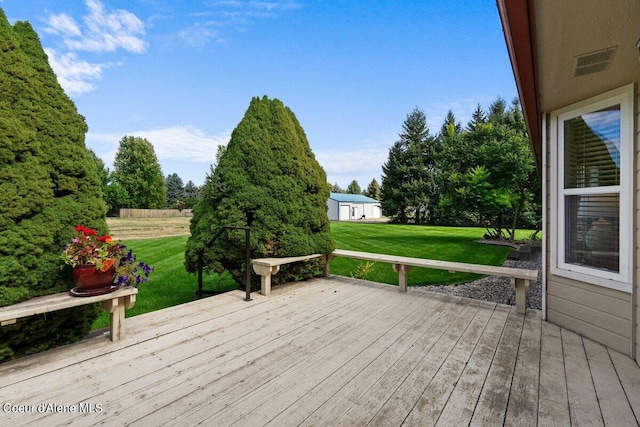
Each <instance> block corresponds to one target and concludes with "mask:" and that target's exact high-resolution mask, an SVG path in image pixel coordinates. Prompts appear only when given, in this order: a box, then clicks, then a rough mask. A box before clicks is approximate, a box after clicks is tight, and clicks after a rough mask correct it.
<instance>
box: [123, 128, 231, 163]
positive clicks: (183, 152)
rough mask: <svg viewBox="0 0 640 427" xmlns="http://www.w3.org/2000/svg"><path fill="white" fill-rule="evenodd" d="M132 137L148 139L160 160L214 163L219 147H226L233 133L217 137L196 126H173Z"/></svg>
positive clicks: (138, 133) (223, 133) (221, 133)
mask: <svg viewBox="0 0 640 427" xmlns="http://www.w3.org/2000/svg"><path fill="white" fill-rule="evenodd" d="M130 135H133V136H140V137H142V138H146V139H147V140H148V141H149V142H150V143H151V144H153V148H154V150H155V152H156V155H157V156H158V159H161V160H162V159H173V160H190V161H194V162H208V163H213V162H214V161H215V159H216V151H217V149H218V145H226V144H227V143H228V142H229V139H230V138H231V131H224V132H220V133H218V134H216V135H206V134H205V133H204V132H203V131H202V130H200V129H198V128H196V127H195V126H180V125H176V126H172V127H168V128H164V129H155V130H143V131H136V132H132V133H131V134H130Z"/></svg>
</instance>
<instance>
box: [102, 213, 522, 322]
mask: <svg viewBox="0 0 640 427" xmlns="http://www.w3.org/2000/svg"><path fill="white" fill-rule="evenodd" d="M331 232H332V236H333V239H334V240H335V242H336V246H337V248H339V249H348V250H355V251H363V252H374V253H381V254H390V255H401V256H409V257H416V258H431V259H440V260H448V261H459V262H468V263H474V264H489V265H500V264H502V263H503V262H504V260H505V259H506V256H507V253H508V252H509V248H508V247H505V246H494V245H485V244H481V243H476V242H475V241H476V240H479V239H481V238H482V236H483V234H484V229H482V228H455V227H427V226H415V225H400V224H384V223H381V224H367V223H358V222H332V223H331ZM529 234H530V232H529V231H522V232H521V235H518V236H517V237H518V238H524V237H525V236H527V235H529ZM186 242H187V236H179V237H162V238H155V239H144V240H131V241H128V242H125V243H126V244H127V246H129V247H130V248H131V249H133V251H134V253H135V254H136V255H137V256H138V259H140V260H143V261H145V262H146V263H148V264H150V265H152V266H153V267H154V271H153V273H152V274H151V276H150V277H149V282H148V283H145V284H143V285H141V286H140V288H139V289H140V290H139V293H138V297H137V299H136V304H135V306H134V307H133V308H132V309H130V310H127V317H130V316H135V315H137V314H142V313H147V312H150V311H154V310H159V309H161V308H166V307H171V306H174V305H178V304H182V303H184V302H188V301H193V300H194V299H196V296H195V292H196V289H197V287H198V285H197V278H196V276H195V275H189V274H187V273H186V272H185V270H184V266H183V263H184V248H185V244H186ZM363 263H364V261H356V260H351V259H348V258H341V257H338V258H336V259H334V260H333V262H332V263H331V272H332V274H336V275H342V276H352V275H353V274H354V273H355V271H356V269H357V268H358V266H359V265H361V264H363ZM477 277H479V276H477V275H473V274H467V273H449V272H447V271H441V270H432V269H425V268H414V269H412V270H411V272H410V273H409V275H408V283H409V285H420V284H453V283H462V282H467V281H470V280H474V279H475V278H477ZM366 279H368V280H372V281H376V282H382V283H390V284H394V285H397V284H398V275H397V273H394V272H393V269H392V268H391V265H390V264H384V263H377V264H375V265H373V268H372V269H371V271H370V272H369V274H367V275H366ZM236 288H237V286H236V284H235V282H234V281H233V280H232V279H231V277H230V276H229V275H227V274H225V275H223V276H217V275H210V276H208V275H205V276H204V289H207V290H209V289H210V290H232V289H236ZM108 325H109V317H108V313H106V312H105V313H103V314H102V316H101V317H100V318H98V319H97V320H96V322H95V323H94V324H93V329H98V328H102V327H106V326H108Z"/></svg>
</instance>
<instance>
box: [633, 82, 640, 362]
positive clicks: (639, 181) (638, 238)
mask: <svg viewBox="0 0 640 427" xmlns="http://www.w3.org/2000/svg"><path fill="white" fill-rule="evenodd" d="M634 93H635V99H634V109H635V114H634V117H635V120H634V124H633V125H634V130H635V134H634V135H635V165H634V167H635V172H636V179H635V181H634V197H635V200H634V201H633V203H634V207H635V213H636V214H635V215H634V220H635V221H634V224H633V227H634V230H635V233H634V236H635V240H634V242H633V248H634V252H635V256H634V262H635V266H634V267H635V268H634V280H633V283H634V285H633V286H634V288H633V304H634V307H633V325H634V331H633V338H634V340H633V341H634V342H633V351H632V354H631V357H633V358H634V359H635V360H636V361H637V360H638V357H639V356H640V325H639V324H638V322H639V320H638V319H640V304H639V303H638V295H639V294H640V248H639V247H638V244H639V242H640V229H639V227H638V225H639V224H640V218H639V217H638V215H640V194H638V192H639V191H640V166H639V165H640V75H636V77H635V82H634Z"/></svg>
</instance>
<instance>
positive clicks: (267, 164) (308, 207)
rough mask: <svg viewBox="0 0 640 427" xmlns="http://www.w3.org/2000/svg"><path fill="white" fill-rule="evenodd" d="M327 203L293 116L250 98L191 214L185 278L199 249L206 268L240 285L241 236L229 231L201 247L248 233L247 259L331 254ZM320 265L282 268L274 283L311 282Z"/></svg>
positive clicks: (321, 176) (274, 103)
mask: <svg viewBox="0 0 640 427" xmlns="http://www.w3.org/2000/svg"><path fill="white" fill-rule="evenodd" d="M328 199H329V184H327V177H326V174H325V172H324V170H323V169H322V167H321V166H320V164H319V163H318V162H317V161H316V159H315V156H314V155H313V153H312V151H311V148H310V147H309V143H308V141H307V137H306V135H305V133H304V130H303V129H302V127H301V126H300V124H299V123H298V120H297V119H296V117H295V115H294V114H293V112H292V111H291V110H290V109H289V108H287V107H285V106H284V105H283V104H282V102H281V101H279V100H277V99H273V100H270V99H268V98H267V97H263V98H262V99H260V98H253V100H252V101H251V104H250V105H249V108H248V109H247V112H246V113H245V115H244V118H243V119H242V120H241V121H240V123H239V124H238V126H237V127H236V128H235V130H234V131H233V133H232V134H231V140H230V141H229V144H228V146H227V148H226V150H225V151H224V153H223V154H222V155H221V157H220V161H219V164H218V166H217V167H216V168H215V170H214V171H213V173H212V174H211V175H210V176H209V177H208V178H207V182H206V183H205V188H204V195H203V200H202V201H201V202H200V203H199V204H198V205H197V206H196V207H195V208H194V213H193V218H192V220H191V226H190V229H191V237H190V238H189V241H188V242H187V250H186V262H185V265H186V268H187V271H189V272H195V271H197V266H198V254H199V253H200V251H201V250H204V265H205V266H206V267H207V269H209V270H212V271H217V272H221V271H222V270H227V271H229V272H230V273H231V275H232V276H233V277H234V279H235V280H236V281H237V282H238V283H239V284H241V283H243V282H244V252H245V249H244V233H243V232H242V231H228V232H226V233H224V234H222V235H221V237H220V238H219V239H218V241H216V243H215V244H214V245H213V246H211V247H207V248H205V246H206V243H207V242H208V241H209V240H210V239H211V237H212V236H213V235H214V234H215V233H216V232H218V230H220V229H222V227H224V226H250V227H251V256H252V257H253V258H260V257H283V256H299V255H308V254H312V253H323V254H327V253H330V252H331V251H332V250H333V248H334V243H333V241H332V239H331V232H330V226H329V219H328V217H327V200H328ZM322 262H323V261H320V260H316V261H315V262H313V261H310V262H309V263H306V265H305V264H299V265H295V264H294V265H289V266H286V268H285V267H283V268H282V270H281V273H279V274H278V275H276V276H274V278H273V279H274V284H275V283H281V282H284V281H288V280H291V279H293V278H304V277H309V276H310V275H312V274H313V273H314V272H315V271H317V270H319V269H320V268H321V267H322V265H321V263H322ZM255 279H256V278H255V277H254V280H255Z"/></svg>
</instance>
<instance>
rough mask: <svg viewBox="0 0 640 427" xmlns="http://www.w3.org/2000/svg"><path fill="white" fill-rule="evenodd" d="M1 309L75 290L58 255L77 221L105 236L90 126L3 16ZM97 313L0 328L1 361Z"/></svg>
mask: <svg viewBox="0 0 640 427" xmlns="http://www.w3.org/2000/svg"><path fill="white" fill-rule="evenodd" d="M0 52H1V53H0V57H1V60H0V94H2V96H0V306H6V305H10V304H14V303H17V302H20V301H23V300H26V299H28V298H31V297H34V296H38V295H46V294H52V293H57V292H61V291H65V290H68V289H70V288H71V277H70V270H62V271H61V270H60V268H59V267H60V253H61V252H62V250H63V249H64V246H65V243H66V242H67V241H68V240H69V239H70V238H71V237H72V235H73V234H74V225H75V224H78V223H83V224H86V225H88V226H91V227H93V228H96V229H97V230H99V231H100V232H106V231H107V226H106V222H105V220H104V214H105V212H106V206H105V204H104V202H103V201H102V197H101V191H100V183H99V180H98V176H97V173H96V169H95V166H94V164H93V162H92V160H91V157H90V154H89V152H88V150H87V149H86V147H85V145H84V135H85V133H86V131H87V125H86V123H85V121H84V118H83V117H82V116H81V115H80V114H78V112H77V110H76V107H75V105H74V103H73V102H72V101H71V100H70V99H69V98H68V97H67V96H66V95H65V93H64V91H63V90H62V88H61V87H60V85H59V84H58V81H57V79H56V76H55V74H54V73H53V71H52V69H51V67H50V66H49V64H48V62H47V56H46V55H45V53H44V51H43V49H42V46H41V45H40V41H39V39H38V36H37V35H36V34H35V32H34V31H33V29H32V28H31V25H30V24H29V23H26V22H17V23H16V24H15V25H14V26H11V25H10V24H9V22H8V21H7V18H6V16H5V15H4V12H3V11H2V10H1V9H0ZM96 316H97V309H96V307H93V306H84V307H78V308H75V309H70V310H64V311H59V312H56V313H52V314H49V315H47V316H46V318H45V317H44V316H34V317H31V318H28V319H24V320H22V321H18V322H17V323H16V324H15V325H11V326H5V327H2V328H0V360H4V359H7V358H10V357H14V356H16V355H20V354H28V353H33V352H35V351H40V350H44V349H47V348H49V347H51V346H55V345H58V344H62V343H67V342H70V341H74V340H78V339H80V338H81V337H82V336H84V335H85V334H86V333H87V332H88V331H89V329H90V327H91V323H92V322H93V320H94V319H95V317H96Z"/></svg>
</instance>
